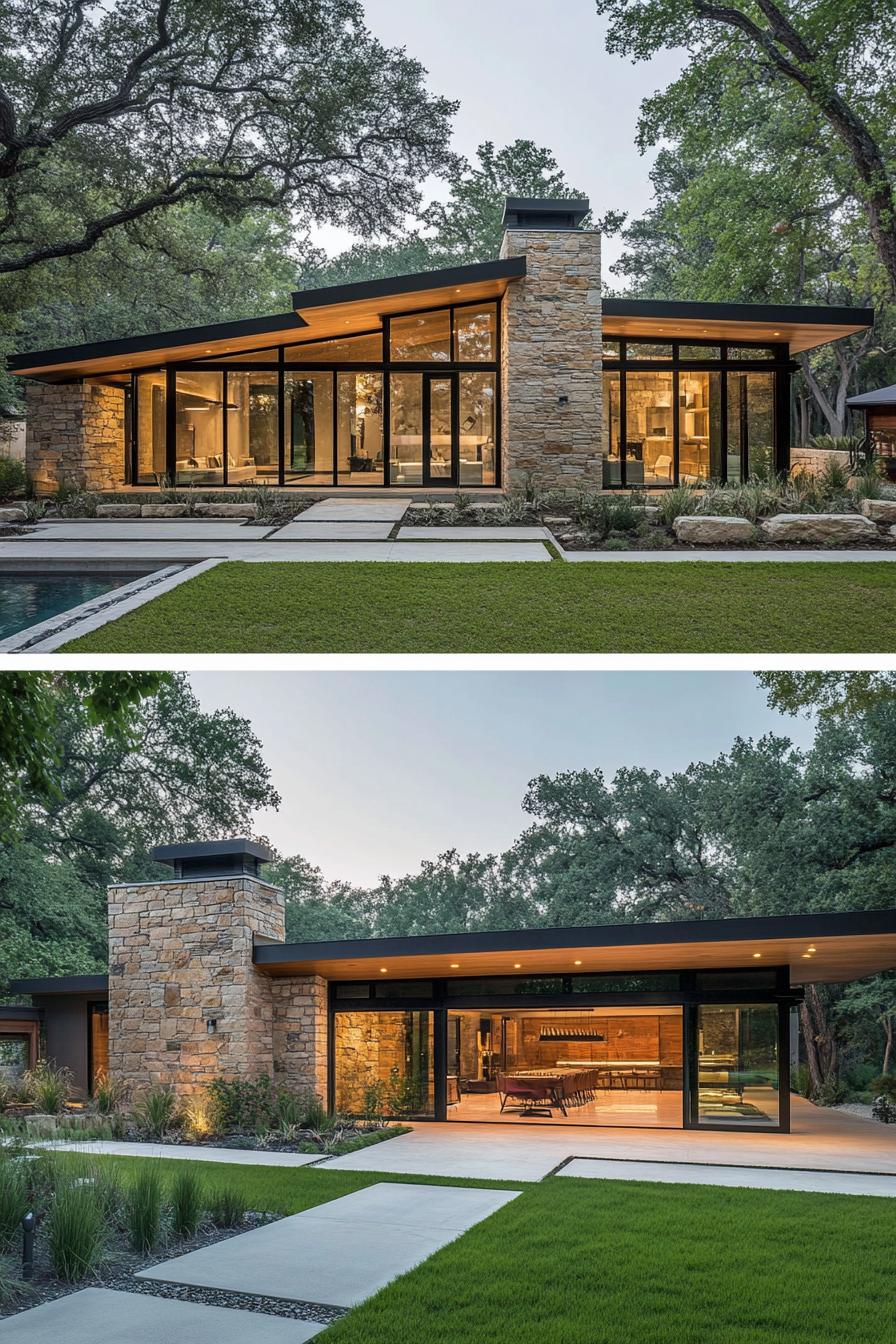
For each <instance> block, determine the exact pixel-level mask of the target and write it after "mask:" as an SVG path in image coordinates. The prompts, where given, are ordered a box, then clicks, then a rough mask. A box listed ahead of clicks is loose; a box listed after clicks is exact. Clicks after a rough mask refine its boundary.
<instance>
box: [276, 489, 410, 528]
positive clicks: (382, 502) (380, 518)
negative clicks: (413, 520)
mask: <svg viewBox="0 0 896 1344" xmlns="http://www.w3.org/2000/svg"><path fill="white" fill-rule="evenodd" d="M410 503H411V501H410V499H396V498H395V497H394V496H392V495H390V496H389V497H388V499H322V500H319V501H318V503H317V504H312V505H311V508H310V509H305V511H304V512H303V513H300V514H299V515H298V516H299V518H301V519H304V520H305V521H307V522H310V523H334V522H335V523H347V522H365V523H386V522H392V523H397V522H398V520H399V519H400V518H403V517H404V515H405V514H406V513H407V511H408V509H409V507H410Z"/></svg>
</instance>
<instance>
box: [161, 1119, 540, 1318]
mask: <svg viewBox="0 0 896 1344" xmlns="http://www.w3.org/2000/svg"><path fill="white" fill-rule="evenodd" d="M393 1142H397V1140H393ZM386 1146H388V1145H386ZM518 1193H519V1192H518V1191H515V1190H468V1189H463V1188H456V1187H446V1186H419V1185H402V1184H398V1183H395V1184H385V1183H384V1184H380V1185H372V1186H368V1187H367V1188H366V1189H365V1190H357V1191H355V1193H354V1194H351V1195H344V1196H343V1197H342V1198H341V1199H334V1200H333V1201H332V1202H331V1203H329V1204H325V1205H318V1206H317V1207H315V1208H313V1209H306V1210H305V1211H304V1212H303V1213H297V1214H294V1215H293V1216H292V1217H290V1218H283V1219H281V1220H280V1221H279V1222H276V1223H270V1224H269V1225H268V1226H267V1227H259V1228H256V1229H255V1231H253V1232H244V1233H243V1234H242V1235H241V1236H237V1237H231V1238H229V1239H228V1240H227V1241H221V1242H218V1243H217V1245H215V1246H206V1247H204V1248H203V1249H202V1250H200V1251H191V1252H190V1253H189V1254H188V1255H182V1256H179V1257H178V1258H177V1259H174V1260H166V1261H165V1262H164V1263H162V1264H160V1265H154V1266H153V1267H152V1268H151V1269H146V1270H142V1271H141V1273H140V1274H139V1275H138V1277H139V1278H142V1279H161V1280H164V1281H166V1282H168V1283H184V1284H190V1285H191V1286H193V1287H202V1288H229V1289H231V1290H232V1291H235V1292H251V1293H257V1294H261V1295H263V1296H269V1297H283V1298H287V1299H291V1300H294V1301H302V1302H320V1303H325V1304H327V1305H328V1306H338V1307H352V1306H356V1305H357V1303H359V1302H363V1300H364V1299H365V1298H366V1297H370V1295H371V1294H372V1293H375V1292H378V1291H379V1289H380V1288H383V1287H385V1285H386V1284H387V1283H390V1282H391V1281H392V1279H394V1278H397V1276H398V1275H399V1274H405V1273H407V1271H408V1270H409V1269H413V1267H414V1266H415V1265H418V1264H420V1262H421V1261H422V1260H426V1259H427V1258H428V1257H429V1256H430V1255H432V1254H433V1253H434V1252H435V1251H438V1250H441V1248H442V1247H443V1246H446V1245H447V1244H448V1243H449V1242H450V1241H453V1240H454V1239H455V1237H457V1236H459V1235H460V1234H461V1233H462V1232H465V1231H466V1230H467V1229H468V1228H470V1227H473V1226H474V1224H476V1223H478V1222H480V1221H481V1220H482V1219H483V1218H487V1217H488V1216H489V1215H490V1214H492V1213H495V1212H496V1211H497V1210H498V1209H500V1208H502V1207H503V1206H504V1205H505V1204H507V1203H509V1201H510V1200H512V1199H515V1198H516V1196H517V1194H518Z"/></svg>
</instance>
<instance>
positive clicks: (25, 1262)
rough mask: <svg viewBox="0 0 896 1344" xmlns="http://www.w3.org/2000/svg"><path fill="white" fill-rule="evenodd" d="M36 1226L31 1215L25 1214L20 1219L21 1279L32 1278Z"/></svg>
mask: <svg viewBox="0 0 896 1344" xmlns="http://www.w3.org/2000/svg"><path fill="white" fill-rule="evenodd" d="M36 1224H37V1218H36V1216H35V1215H34V1214H33V1213H26V1214H25V1217H24V1218H23V1219H22V1278H23V1279H31V1278H33V1277H34V1228H35V1226H36Z"/></svg>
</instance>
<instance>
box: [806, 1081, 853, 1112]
mask: <svg viewBox="0 0 896 1344" xmlns="http://www.w3.org/2000/svg"><path fill="white" fill-rule="evenodd" d="M812 1100H813V1101H814V1102H815V1103H816V1105H818V1106H839V1105H840V1103H841V1102H843V1101H845V1100H846V1084H845V1083H841V1082H840V1080H839V1079H838V1078H828V1079H826V1081H825V1082H823V1083H822V1085H821V1087H820V1088H819V1089H818V1091H817V1092H816V1093H815V1096H814V1097H813V1098H812Z"/></svg>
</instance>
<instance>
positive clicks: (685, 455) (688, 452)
mask: <svg viewBox="0 0 896 1344" xmlns="http://www.w3.org/2000/svg"><path fill="white" fill-rule="evenodd" d="M721 387H722V379H721V374H719V373H685V372H682V373H680V374H679V375H678V453H679V459H678V460H679V466H678V473H679V477H678V478H679V480H680V481H681V482H682V483H683V484H686V485H703V484H705V483H706V482H707V481H710V480H716V481H719V480H721V479H722V408H721Z"/></svg>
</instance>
